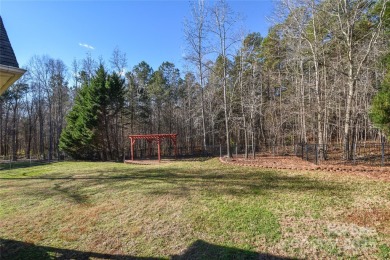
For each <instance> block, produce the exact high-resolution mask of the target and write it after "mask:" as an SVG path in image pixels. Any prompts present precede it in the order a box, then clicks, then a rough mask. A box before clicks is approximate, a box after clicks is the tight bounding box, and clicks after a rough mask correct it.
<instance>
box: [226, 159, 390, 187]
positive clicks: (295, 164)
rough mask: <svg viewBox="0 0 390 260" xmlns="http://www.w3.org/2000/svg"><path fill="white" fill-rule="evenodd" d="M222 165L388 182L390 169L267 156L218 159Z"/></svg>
mask: <svg viewBox="0 0 390 260" xmlns="http://www.w3.org/2000/svg"><path fill="white" fill-rule="evenodd" d="M220 161H221V162H222V163H227V164H235V165H240V166H253V167H260V168H266V169H280V170H299V171H302V170H304V171H326V172H334V173H336V174H337V173H342V174H348V175H358V176H364V177H367V178H373V179H380V180H384V181H390V167H375V166H362V165H356V166H350V165H340V164H332V163H331V162H328V163H326V164H324V165H315V164H313V163H310V162H308V161H304V160H302V159H300V158H298V157H295V156H268V155H262V156H259V157H257V158H256V159H244V158H234V159H227V158H220Z"/></svg>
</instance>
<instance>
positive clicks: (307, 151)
mask: <svg viewBox="0 0 390 260" xmlns="http://www.w3.org/2000/svg"><path fill="white" fill-rule="evenodd" d="M306 161H309V147H308V146H307V144H306Z"/></svg>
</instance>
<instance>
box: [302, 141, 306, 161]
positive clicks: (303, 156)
mask: <svg viewBox="0 0 390 260" xmlns="http://www.w3.org/2000/svg"><path fill="white" fill-rule="evenodd" d="M301 146H302V147H301V148H302V160H303V159H304V158H305V153H304V151H303V143H302V144H301Z"/></svg>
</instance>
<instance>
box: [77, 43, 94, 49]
mask: <svg viewBox="0 0 390 260" xmlns="http://www.w3.org/2000/svg"><path fill="white" fill-rule="evenodd" d="M79 46H81V47H84V48H87V49H90V50H94V49H95V47H93V46H91V45H88V44H86V43H79Z"/></svg>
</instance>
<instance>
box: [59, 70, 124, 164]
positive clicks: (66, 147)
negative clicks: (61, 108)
mask: <svg viewBox="0 0 390 260" xmlns="http://www.w3.org/2000/svg"><path fill="white" fill-rule="evenodd" d="M123 104H124V80H123V79H121V78H120V77H119V76H118V75H117V74H115V73H113V74H112V75H109V74H108V73H107V72H106V71H105V69H104V67H103V65H100V67H99V68H98V70H97V71H96V75H95V76H93V77H92V79H91V81H90V83H88V82H85V83H84V84H83V86H82V87H81V89H80V91H79V93H78V96H77V97H76V99H75V104H74V106H73V108H72V110H71V111H70V112H69V114H68V117H67V126H66V128H65V129H64V131H63V132H62V135H61V139H60V148H61V150H63V151H65V152H66V153H67V154H68V155H70V156H72V157H73V158H75V159H103V160H107V159H113V158H114V154H118V152H117V151H114V150H115V149H117V148H116V147H114V146H113V144H112V142H111V141H112V140H111V138H112V137H111V133H110V131H111V130H110V129H111V128H114V127H113V125H114V123H113V121H114V120H113V119H114V118H115V117H116V116H117V115H118V114H119V113H120V112H121V111H122V109H123Z"/></svg>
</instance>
